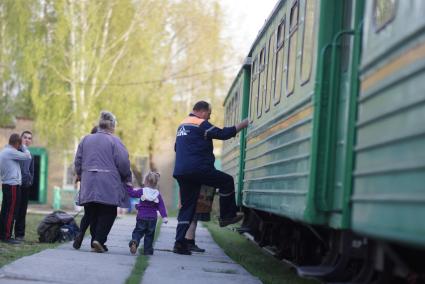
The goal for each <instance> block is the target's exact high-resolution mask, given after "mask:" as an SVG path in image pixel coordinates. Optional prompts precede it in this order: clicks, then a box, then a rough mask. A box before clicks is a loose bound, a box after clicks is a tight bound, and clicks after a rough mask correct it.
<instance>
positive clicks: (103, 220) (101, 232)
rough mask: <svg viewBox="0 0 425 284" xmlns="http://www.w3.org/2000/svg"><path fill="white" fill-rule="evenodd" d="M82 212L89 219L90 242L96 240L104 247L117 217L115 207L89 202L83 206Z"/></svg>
mask: <svg viewBox="0 0 425 284" xmlns="http://www.w3.org/2000/svg"><path fill="white" fill-rule="evenodd" d="M84 210H86V211H87V213H88V216H89V218H90V234H91V238H92V242H93V241H94V240H96V241H98V242H99V243H100V244H101V245H104V244H105V243H106V240H107V238H108V234H109V232H110V231H111V228H112V225H113V224H114V221H115V218H116V217H117V206H115V205H106V204H101V203H95V202H90V203H87V204H85V205H84Z"/></svg>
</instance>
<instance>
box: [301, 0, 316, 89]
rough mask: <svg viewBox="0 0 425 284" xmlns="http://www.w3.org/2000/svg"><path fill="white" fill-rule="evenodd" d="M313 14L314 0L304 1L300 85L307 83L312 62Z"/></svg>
mask: <svg viewBox="0 0 425 284" xmlns="http://www.w3.org/2000/svg"><path fill="white" fill-rule="evenodd" d="M315 12H316V0H306V3H305V14H304V37H303V47H302V57H301V84H305V83H307V82H308V80H309V79H310V74H311V65H312V61H313V43H314V41H313V39H314V19H315Z"/></svg>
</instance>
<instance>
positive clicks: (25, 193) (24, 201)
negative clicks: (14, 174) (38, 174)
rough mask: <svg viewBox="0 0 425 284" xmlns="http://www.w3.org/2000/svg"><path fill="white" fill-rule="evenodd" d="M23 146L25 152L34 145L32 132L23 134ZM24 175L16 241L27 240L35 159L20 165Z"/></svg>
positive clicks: (17, 217) (26, 131)
mask: <svg viewBox="0 0 425 284" xmlns="http://www.w3.org/2000/svg"><path fill="white" fill-rule="evenodd" d="M21 140H22V145H21V147H20V148H19V151H21V152H25V151H26V149H27V148H28V147H29V146H31V144H32V133H31V131H28V130H25V131H24V132H22V134H21ZM19 165H20V167H21V174H22V185H21V199H20V202H19V206H18V208H19V210H18V212H17V214H16V221H15V240H18V241H23V240H24V238H25V222H26V221H25V219H26V216H27V209H28V199H29V194H30V191H31V188H32V183H33V180H34V159H33V158H32V157H31V160H26V161H21V162H20V163H19Z"/></svg>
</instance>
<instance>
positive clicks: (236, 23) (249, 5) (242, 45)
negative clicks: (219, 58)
mask: <svg viewBox="0 0 425 284" xmlns="http://www.w3.org/2000/svg"><path fill="white" fill-rule="evenodd" d="M277 2H278V0H220V3H221V5H222V9H223V13H224V20H225V30H224V37H225V38H226V39H228V40H229V41H230V43H231V44H232V46H233V47H234V48H235V56H234V57H233V59H232V60H234V62H232V63H231V64H235V68H232V69H231V70H229V72H230V73H231V74H229V75H230V76H232V77H234V76H236V74H237V72H238V71H239V68H240V64H241V62H242V61H243V58H245V57H246V55H247V54H248V52H249V49H250V48H251V45H252V43H253V42H254V40H255V38H256V36H257V34H258V32H259V31H260V29H261V27H262V26H263V24H264V22H265V20H266V19H267V17H268V16H269V15H270V14H271V12H272V10H273V8H274V6H275V5H276V3H277Z"/></svg>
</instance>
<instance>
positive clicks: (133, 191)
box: [126, 186, 167, 219]
mask: <svg viewBox="0 0 425 284" xmlns="http://www.w3.org/2000/svg"><path fill="white" fill-rule="evenodd" d="M126 188H127V192H128V195H130V197H135V198H140V197H141V196H142V195H143V188H132V187H131V186H126ZM158 199H159V202H158V203H155V202H153V201H148V200H145V201H142V200H140V201H139V204H136V209H137V219H153V218H157V211H159V214H161V217H162V218H165V217H167V209H165V204H164V200H162V196H161V193H160V194H159V195H158Z"/></svg>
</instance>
